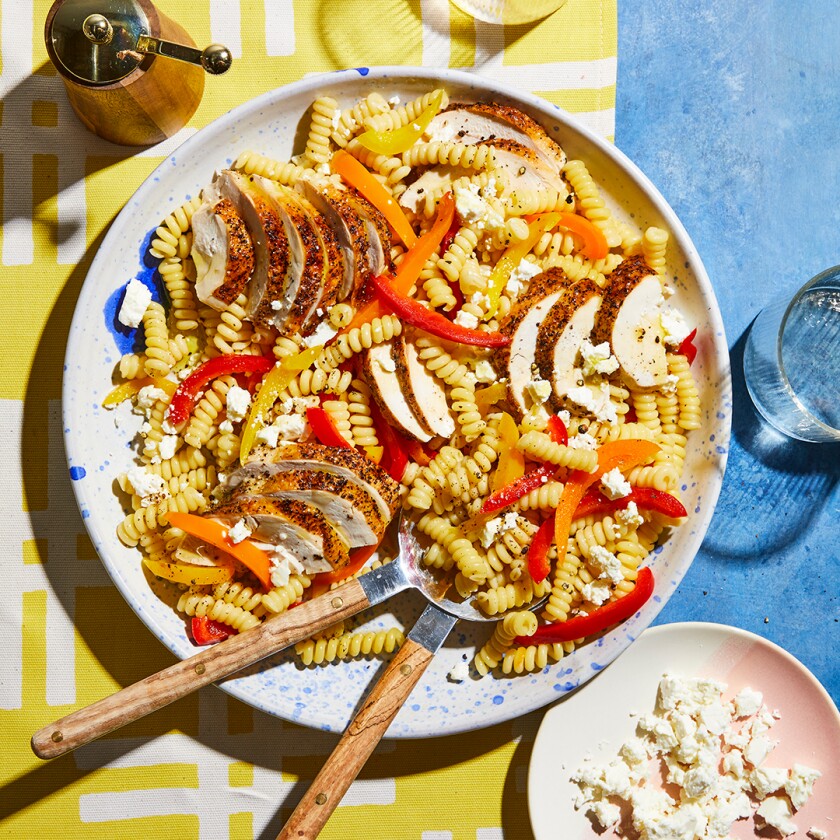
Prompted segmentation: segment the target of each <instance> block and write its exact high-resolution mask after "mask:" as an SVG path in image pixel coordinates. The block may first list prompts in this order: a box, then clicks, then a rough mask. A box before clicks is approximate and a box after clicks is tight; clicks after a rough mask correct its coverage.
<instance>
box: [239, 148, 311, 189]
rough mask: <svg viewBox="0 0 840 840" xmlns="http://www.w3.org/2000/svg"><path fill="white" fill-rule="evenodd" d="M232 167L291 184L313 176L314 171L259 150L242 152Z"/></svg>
mask: <svg viewBox="0 0 840 840" xmlns="http://www.w3.org/2000/svg"><path fill="white" fill-rule="evenodd" d="M231 169H235V170H237V171H239V172H244V173H245V174H246V175H261V176H262V177H263V178H268V179H269V180H271V181H277V182H278V183H280V184H286V185H287V186H291V185H292V184H295V183H297V182H298V181H300V180H303V179H305V178H311V177H313V172H312V170H310V169H307V168H306V167H304V166H298V165H297V164H295V163H289V162H288V161H279V160H274V159H273V158H270V157H266V156H265V155H261V154H258V153H257V152H252V151H246V152H242V154H240V155H239V157H238V158H237V159H236V160H235V161H234V162H233V165H232V167H231Z"/></svg>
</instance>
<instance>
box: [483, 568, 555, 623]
mask: <svg viewBox="0 0 840 840" xmlns="http://www.w3.org/2000/svg"><path fill="white" fill-rule="evenodd" d="M550 589H551V583H550V582H549V581H548V580H544V581H540V582H539V583H534V581H533V580H531V578H530V577H525V576H523V577H521V578H519V580H516V581H513V582H512V583H507V584H505V585H503V586H497V587H494V588H491V589H486V590H483V591H481V592H478V593H476V596H475V600H476V603H477V604H478V606H479V607H480V608H481V610H482V611H483V612H484V613H485V614H486V615H498V614H499V613H505V612H507V611H508V610H512V609H517V608H519V607H524V606H525V605H526V604H530V603H531V602H532V601H536V600H538V599H539V598H542V597H543V595H546V594H547V593H548V592H549V590H550Z"/></svg>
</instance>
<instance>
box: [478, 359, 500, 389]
mask: <svg viewBox="0 0 840 840" xmlns="http://www.w3.org/2000/svg"><path fill="white" fill-rule="evenodd" d="M475 378H476V379H477V380H478V381H479V382H481V383H484V384H487V383H489V382H495V381H496V379H498V376H497V375H496V371H495V370H493V365H491V364H490V362H488V361H487V360H486V359H482V360H481V361H479V362H478V364H476V366H475Z"/></svg>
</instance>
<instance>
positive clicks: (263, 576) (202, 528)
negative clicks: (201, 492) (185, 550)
mask: <svg viewBox="0 0 840 840" xmlns="http://www.w3.org/2000/svg"><path fill="white" fill-rule="evenodd" d="M167 518H168V519H169V524H170V525H172V526H173V527H174V528H180V529H181V530H182V531H184V532H185V533H187V534H192V535H193V536H194V537H197V538H198V539H200V540H203V541H204V542H206V543H209V544H210V545H215V546H216V548H220V549H221V550H222V551H226V552H227V553H228V554H230V555H231V556H232V557H235V558H236V559H237V560H238V561H239V562H240V563H242V564H243V565H244V566H246V567H247V568H249V569H250V570H251V571H252V572H253V573H254V574H255V575H256V577H257V580H259V582H260V583H261V584H262V585H263V586H264V587H265V588H266V589H270V588H271V558H270V557H269V556H268V554H266V553H265V552H264V551H263V550H262V549H261V548H257V546H256V545H254V543H252V542H251V541H250V540H247V539H245V540H242V541H241V542H237V543H235V542H234V541H233V540H232V539H231V538H230V537H229V536H228V529H227V528H225V526H224V525H222V524H221V522H216V520H215V519H208V518H206V517H204V516H197V515H196V514H194V513H180V512H177V511H176V512H174V513H169V514H167ZM201 568H204V567H201Z"/></svg>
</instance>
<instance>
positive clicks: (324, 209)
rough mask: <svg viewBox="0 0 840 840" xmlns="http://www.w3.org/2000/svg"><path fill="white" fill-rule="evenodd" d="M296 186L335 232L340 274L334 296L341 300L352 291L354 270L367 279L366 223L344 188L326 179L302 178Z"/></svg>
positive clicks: (367, 245)
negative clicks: (352, 204)
mask: <svg viewBox="0 0 840 840" xmlns="http://www.w3.org/2000/svg"><path fill="white" fill-rule="evenodd" d="M297 188H298V189H299V190H302V192H303V195H304V196H305V197H306V198H307V199H308V200H309V201H310V202H311V203H312V205H313V207H314V208H315V209H316V210H317V211H318V212H319V213H320V214H321V216H322V217H323V219H324V221H325V222H326V224H327V225H329V227H330V228H331V229H332V231H333V233H334V234H335V237H336V241H337V244H338V247H339V249H340V250H341V257H342V259H341V266H342V269H343V272H344V273H343V276H342V278H341V282H340V283H339V285H338V289H337V295H336V299H337V300H344V299H345V298H346V297H347V296H348V295H349V294H350V292H351V291H352V289H353V283H354V280H355V273H356V272H357V271H358V272H360V280H365V279H367V273H368V271H369V269H368V266H367V259H368V256H367V255H368V248H369V247H370V246H369V243H368V237H367V232H366V230H365V223H364V222H363V221H362V218H361V216H359V214H358V213H357V212H356V211H355V210H354V209H353V207H352V206H351V203H350V201H348V192H347V190H344V189H341V188H340V187H337V186H335V184H331V183H329V182H324V183H316V182H315V181H313V180H311V179H307V180H305V181H301V182H300V183H299V184H298V185H297Z"/></svg>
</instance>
